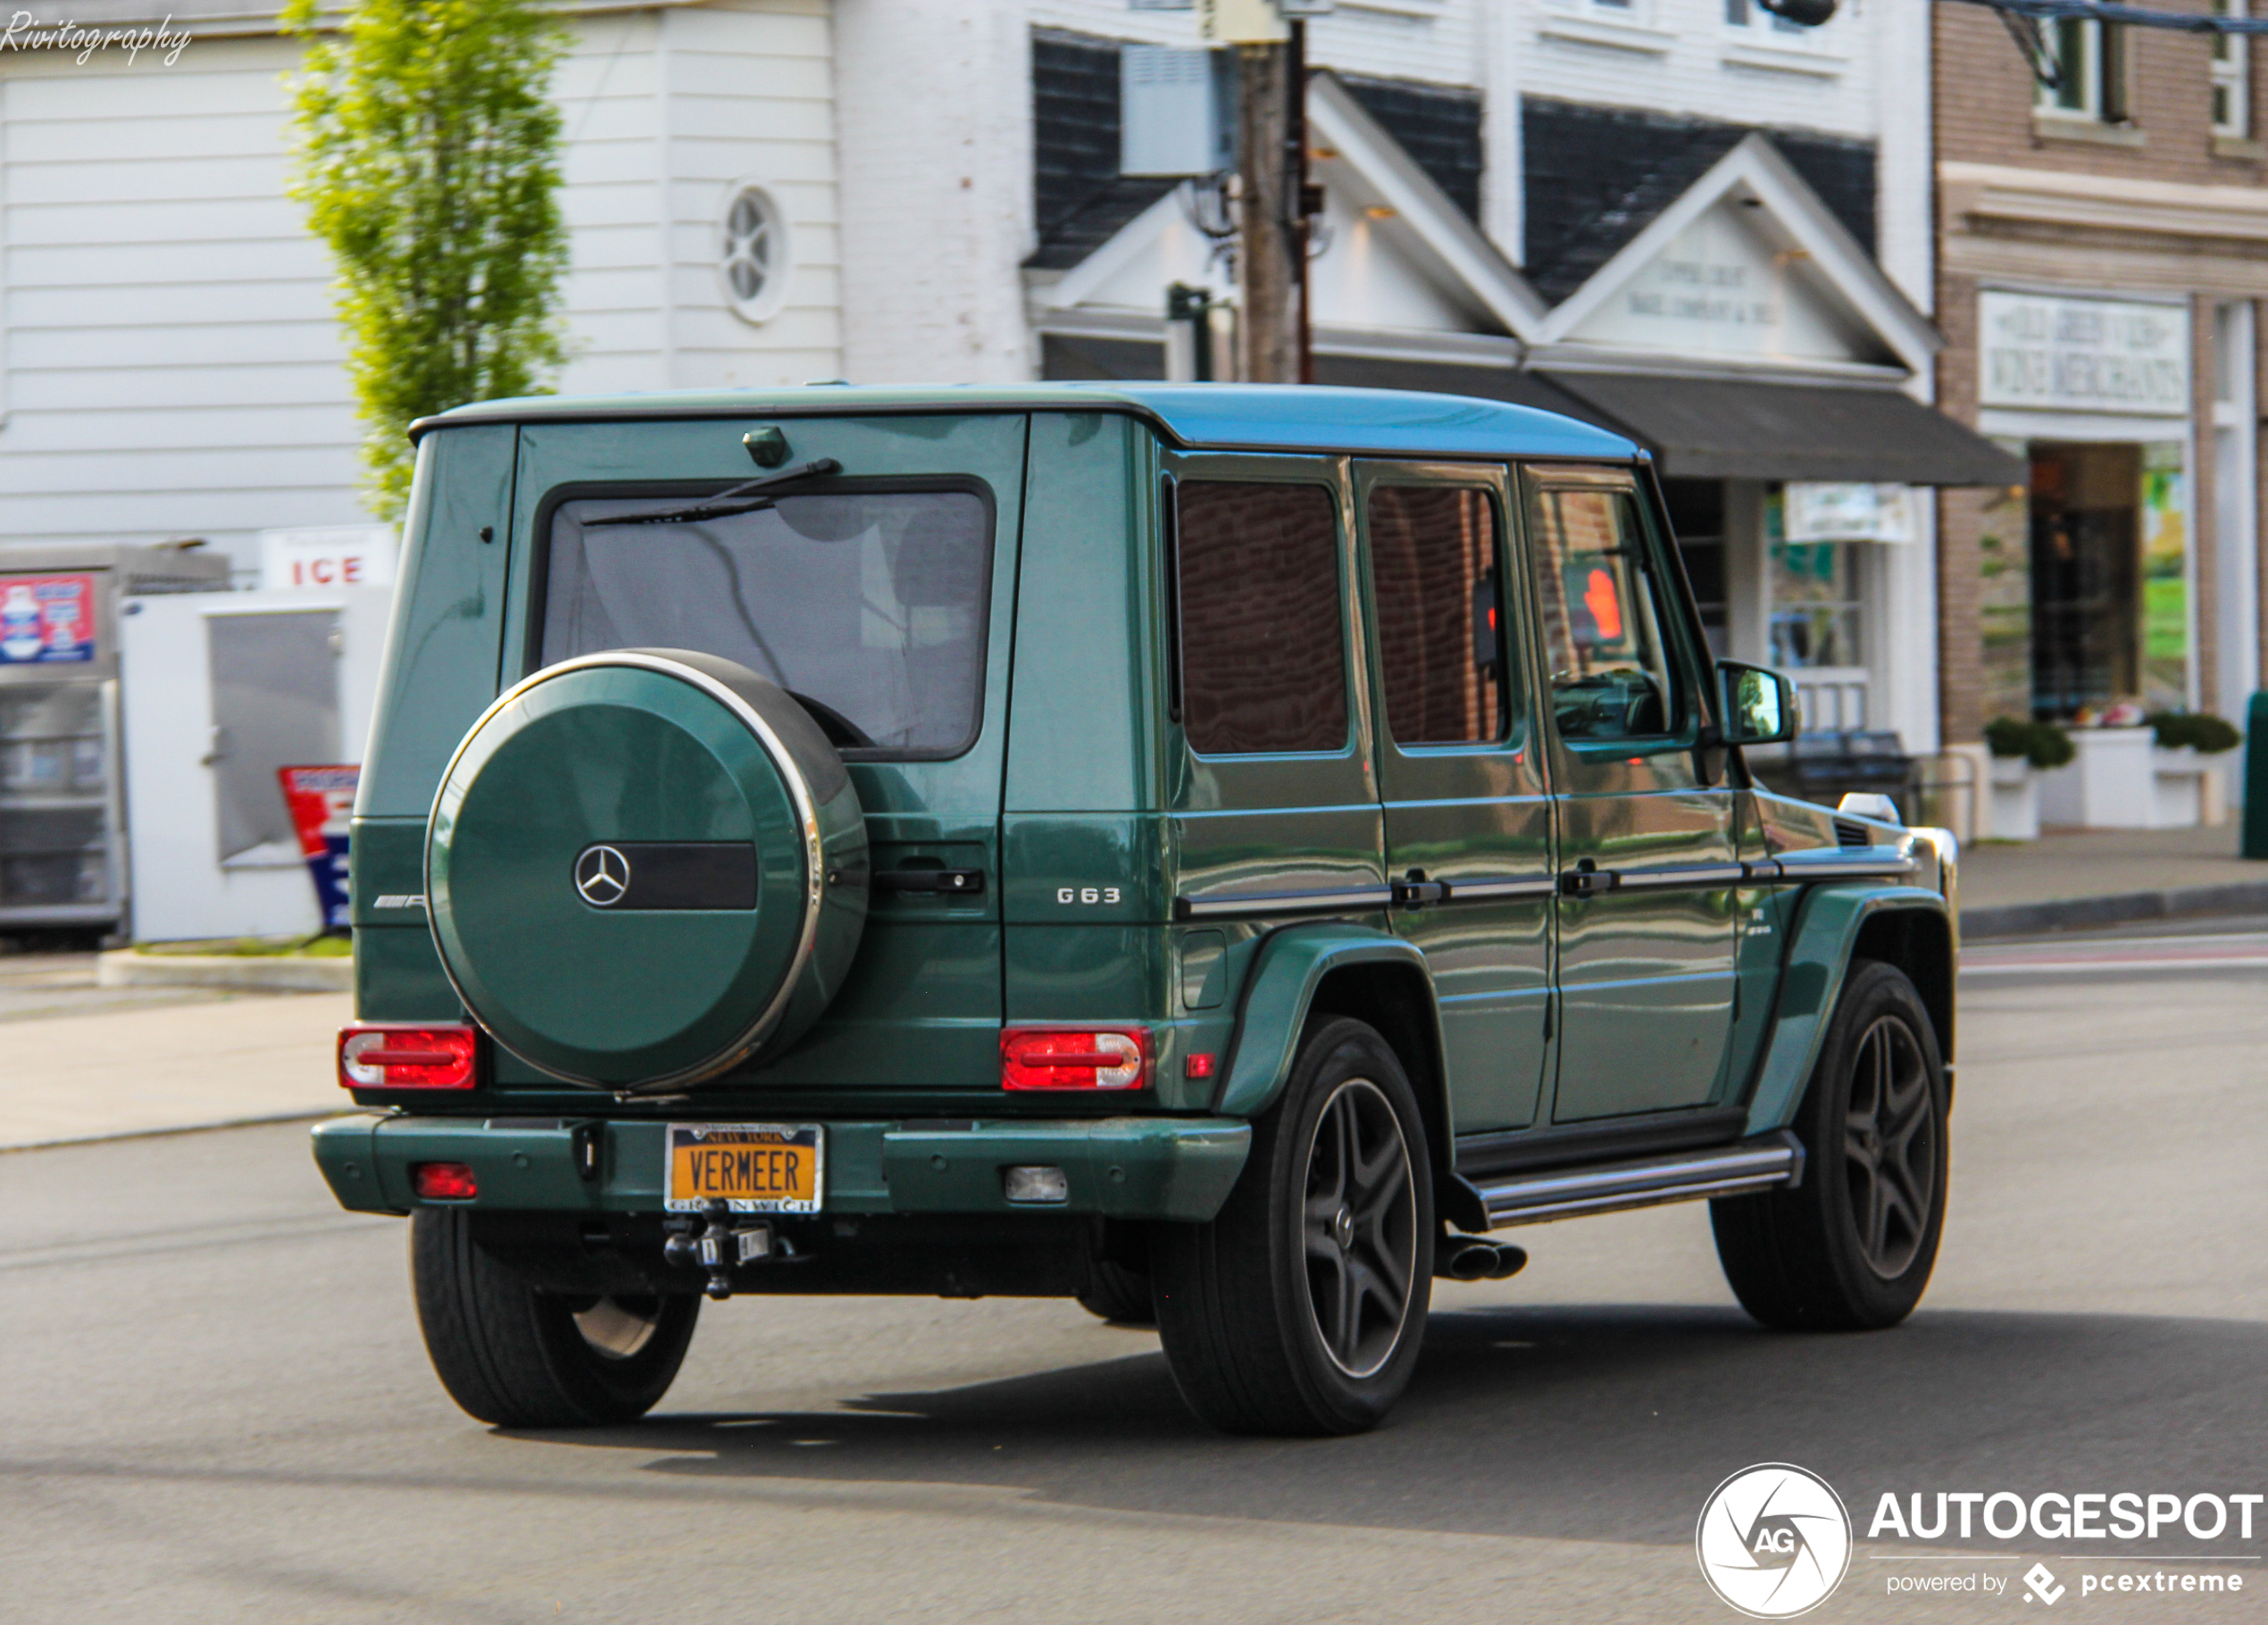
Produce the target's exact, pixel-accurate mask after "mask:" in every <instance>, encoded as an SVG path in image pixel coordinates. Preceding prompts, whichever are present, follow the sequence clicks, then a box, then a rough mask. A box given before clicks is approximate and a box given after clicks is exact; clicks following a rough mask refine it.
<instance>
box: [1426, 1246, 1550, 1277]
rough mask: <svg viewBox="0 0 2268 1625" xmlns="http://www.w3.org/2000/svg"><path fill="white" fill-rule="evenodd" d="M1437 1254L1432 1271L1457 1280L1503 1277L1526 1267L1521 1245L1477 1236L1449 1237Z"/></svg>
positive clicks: (1524, 1254) (1526, 1262)
mask: <svg viewBox="0 0 2268 1625" xmlns="http://www.w3.org/2000/svg"><path fill="white" fill-rule="evenodd" d="M1437 1258H1438V1263H1435V1265H1434V1268H1433V1272H1434V1273H1435V1274H1436V1275H1439V1276H1445V1277H1447V1279H1450V1280H1459V1281H1500V1280H1505V1279H1510V1278H1511V1277H1513V1276H1514V1275H1517V1274H1519V1273H1520V1272H1521V1271H1522V1270H1524V1269H1526V1268H1527V1267H1528V1254H1527V1253H1526V1252H1525V1251H1524V1250H1523V1249H1522V1248H1520V1247H1513V1246H1504V1245H1503V1244H1501V1243H1498V1242H1494V1241H1484V1240H1482V1239H1481V1238H1480V1237H1478V1236H1451V1237H1449V1238H1447V1240H1446V1241H1444V1242H1443V1244H1442V1246H1441V1250H1440V1252H1439V1253H1438V1254H1437Z"/></svg>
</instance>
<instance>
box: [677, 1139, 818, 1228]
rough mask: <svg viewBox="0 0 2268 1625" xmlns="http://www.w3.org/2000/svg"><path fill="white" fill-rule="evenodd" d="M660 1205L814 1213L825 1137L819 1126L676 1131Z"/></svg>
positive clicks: (685, 1210)
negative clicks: (718, 1205)
mask: <svg viewBox="0 0 2268 1625" xmlns="http://www.w3.org/2000/svg"><path fill="white" fill-rule="evenodd" d="M669 1134H670V1148H669V1163H668V1168H667V1174H666V1179H665V1181H664V1184H663V1190H662V1198H663V1200H662V1205H663V1207H665V1208H667V1209H669V1210H670V1211H671V1213H696V1212H698V1211H699V1210H700V1209H701V1207H702V1206H703V1205H704V1204H707V1203H711V1202H717V1201H722V1202H725V1203H728V1204H730V1207H731V1211H732V1212H734V1213H817V1212H818V1211H819V1193H820V1191H821V1189H822V1188H823V1187H822V1186H821V1183H820V1179H821V1159H822V1158H823V1157H824V1155H825V1153H826V1134H825V1131H824V1130H822V1129H821V1128H820V1127H819V1125H817V1124H816V1123H671V1124H670V1125H669Z"/></svg>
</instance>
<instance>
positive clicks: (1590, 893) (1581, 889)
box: [1559, 858, 1622, 897]
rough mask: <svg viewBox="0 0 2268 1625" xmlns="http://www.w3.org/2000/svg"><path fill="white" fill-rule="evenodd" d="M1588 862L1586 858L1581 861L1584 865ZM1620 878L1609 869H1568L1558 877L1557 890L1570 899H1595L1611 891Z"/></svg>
mask: <svg viewBox="0 0 2268 1625" xmlns="http://www.w3.org/2000/svg"><path fill="white" fill-rule="evenodd" d="M1589 862H1590V860H1589V859H1588V858H1585V859H1584V860H1583V863H1584V864H1585V865H1588V863H1589ZM1621 880H1622V876H1620V875H1618V874H1616V873H1615V872H1614V871H1613V870H1611V869H1592V868H1588V867H1579V868H1575V869H1570V870H1568V871H1565V872H1564V873H1563V874H1562V875H1561V876H1560V877H1559V889H1560V891H1561V893H1562V894H1563V895H1564V896H1570V897H1596V896H1599V895H1600V894H1601V893H1603V892H1610V891H1613V889H1614V887H1616V885H1618V884H1619V883H1620V882H1621Z"/></svg>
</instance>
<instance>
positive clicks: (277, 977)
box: [95, 948, 354, 993]
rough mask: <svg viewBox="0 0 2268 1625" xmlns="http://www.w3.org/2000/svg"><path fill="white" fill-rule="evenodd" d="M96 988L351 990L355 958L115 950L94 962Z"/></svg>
mask: <svg viewBox="0 0 2268 1625" xmlns="http://www.w3.org/2000/svg"><path fill="white" fill-rule="evenodd" d="M95 986H96V987H97V988H229V989H230V990H232V991H235V992H238V993H351V992H353V991H354V961H353V960H351V959H292V958H288V957H287V956H285V955H282V954H275V955H259V954H138V953H136V952H135V951H134V950H133V949H132V948H113V949H111V950H110V951H109V952H108V953H105V954H98V955H97V956H96V960H95Z"/></svg>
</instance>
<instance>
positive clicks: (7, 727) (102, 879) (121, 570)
mask: <svg viewBox="0 0 2268 1625" xmlns="http://www.w3.org/2000/svg"><path fill="white" fill-rule="evenodd" d="M228 586H229V560H228V558H227V556H226V555H225V554H219V553H214V552H208V551H206V550H205V549H204V548H201V547H138V546H124V545H119V544H104V543H97V544H74V545H57V546H12V547H0V931H10V930H24V929H39V928H46V927H57V926H69V927H88V926H92V927H107V928H110V929H118V928H119V926H120V925H121V922H122V921H124V920H125V917H126V909H127V854H126V849H125V833H124V819H123V800H122V796H121V775H120V759H119V749H120V733H119V717H120V696H119V662H118V628H119V601H120V600H121V598H123V597H125V596H127V595H129V594H146V593H185V592H196V593H203V592H220V591H225V590H226V589H227V587H228Z"/></svg>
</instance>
